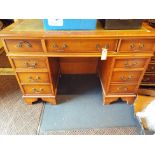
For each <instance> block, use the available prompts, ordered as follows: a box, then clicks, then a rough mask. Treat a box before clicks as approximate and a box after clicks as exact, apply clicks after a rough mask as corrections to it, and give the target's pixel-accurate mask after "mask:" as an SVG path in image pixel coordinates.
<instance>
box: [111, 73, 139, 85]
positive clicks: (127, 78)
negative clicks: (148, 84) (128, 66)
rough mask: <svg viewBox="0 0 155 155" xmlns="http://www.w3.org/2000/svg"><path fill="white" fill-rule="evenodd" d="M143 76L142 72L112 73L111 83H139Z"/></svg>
mask: <svg viewBox="0 0 155 155" xmlns="http://www.w3.org/2000/svg"><path fill="white" fill-rule="evenodd" d="M141 74H142V72H141V71H137V72H134V71H132V72H130V71H123V72H122V71H114V72H113V73H112V79H111V82H123V83H124V82H137V81H139V78H140V76H141Z"/></svg>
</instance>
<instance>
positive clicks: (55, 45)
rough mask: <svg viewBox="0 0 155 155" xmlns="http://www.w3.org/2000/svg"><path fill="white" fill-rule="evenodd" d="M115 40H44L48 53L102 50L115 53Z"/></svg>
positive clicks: (116, 41)
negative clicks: (105, 49)
mask: <svg viewBox="0 0 155 155" xmlns="http://www.w3.org/2000/svg"><path fill="white" fill-rule="evenodd" d="M117 43H118V40H116V39H53V40H52V39H51V40H45V44H46V47H47V51H48V52H101V50H102V48H107V49H108V51H116V49H117Z"/></svg>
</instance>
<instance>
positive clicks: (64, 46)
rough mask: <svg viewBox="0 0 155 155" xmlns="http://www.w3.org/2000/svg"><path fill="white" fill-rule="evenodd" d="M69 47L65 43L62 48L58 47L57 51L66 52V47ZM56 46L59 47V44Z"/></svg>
mask: <svg viewBox="0 0 155 155" xmlns="http://www.w3.org/2000/svg"><path fill="white" fill-rule="evenodd" d="M67 47H68V45H67V44H65V43H64V44H63V45H62V48H61V49H57V50H56V51H57V52H64V51H65V49H66V48H67ZM54 48H58V45H55V47H54Z"/></svg>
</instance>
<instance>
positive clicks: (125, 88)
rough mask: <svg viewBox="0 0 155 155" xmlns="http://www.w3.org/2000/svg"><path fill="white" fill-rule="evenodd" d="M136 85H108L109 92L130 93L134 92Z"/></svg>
mask: <svg viewBox="0 0 155 155" xmlns="http://www.w3.org/2000/svg"><path fill="white" fill-rule="evenodd" d="M136 86H137V85H110V87H109V93H110V94H131V93H135V92H136Z"/></svg>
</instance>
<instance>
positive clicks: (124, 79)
mask: <svg viewBox="0 0 155 155" xmlns="http://www.w3.org/2000/svg"><path fill="white" fill-rule="evenodd" d="M132 78H134V76H133V75H129V76H128V77H125V76H121V77H120V79H121V80H123V81H127V80H131V79H132Z"/></svg>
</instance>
